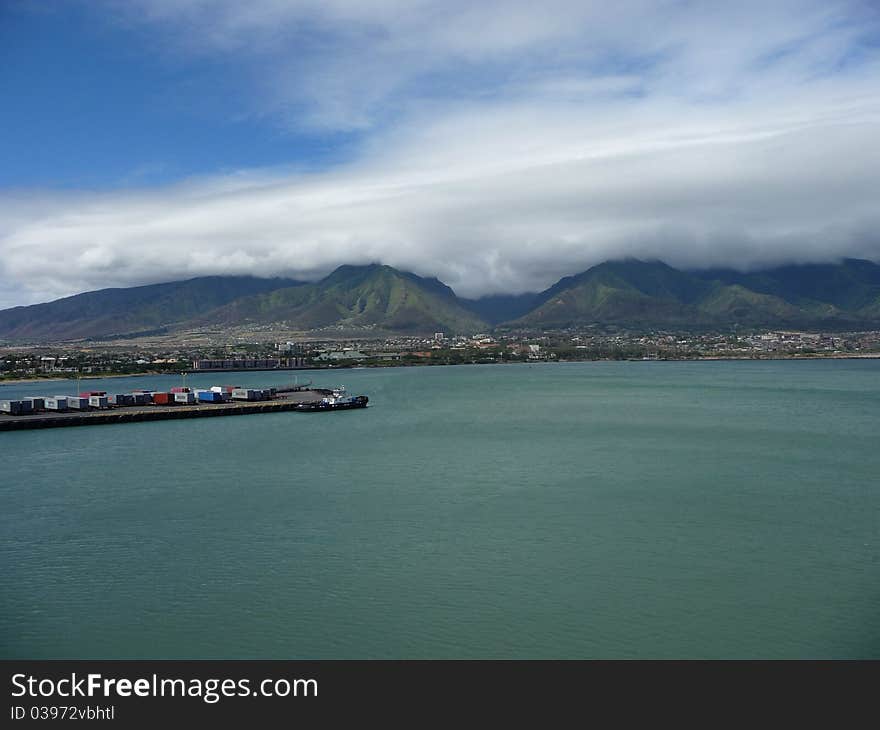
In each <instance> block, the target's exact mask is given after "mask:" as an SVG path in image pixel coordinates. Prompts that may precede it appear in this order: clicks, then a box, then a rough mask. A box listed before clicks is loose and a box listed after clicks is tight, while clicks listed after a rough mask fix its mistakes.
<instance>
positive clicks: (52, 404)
mask: <svg viewBox="0 0 880 730" xmlns="http://www.w3.org/2000/svg"><path fill="white" fill-rule="evenodd" d="M43 405H44V406H45V408H46V410H47V411H66V410H67V398H65V397H64V396H61V395H56V396H54V397H52V398H45V399H44V401H43Z"/></svg>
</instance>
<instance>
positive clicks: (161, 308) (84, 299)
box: [0, 276, 299, 342]
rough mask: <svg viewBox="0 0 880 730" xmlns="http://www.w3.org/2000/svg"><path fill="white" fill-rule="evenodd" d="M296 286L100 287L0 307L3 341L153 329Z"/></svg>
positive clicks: (233, 280)
mask: <svg viewBox="0 0 880 730" xmlns="http://www.w3.org/2000/svg"><path fill="white" fill-rule="evenodd" d="M298 284H299V282H297V281H295V280H293V279H260V278H257V277H253V276H205V277H199V278H195V279H188V280H186V281H173V282H169V283H165V284H150V285H147V286H136V287H131V288H117V289H101V290H99V291H93V292H86V293H84V294H76V295H75V296H71V297H65V298H63V299H57V300H55V301H54V302H48V303H46V304H34V305H31V306H25V307H13V308H12V309H4V310H2V311H0V339H7V340H20V341H21V340H24V341H35V342H40V341H52V340H72V339H82V338H89V337H107V336H114V335H122V334H131V333H139V332H147V331H155V330H160V329H164V328H168V327H173V326H175V325H177V324H179V323H181V322H184V321H187V320H190V319H192V318H193V317H196V316H198V315H200V314H203V313H205V312H208V311H210V310H212V309H215V308H217V307H220V306H222V305H224V304H227V303H228V302H231V301H234V300H235V299H239V298H241V297H244V296H248V295H251V294H257V293H260V292H266V291H271V290H273V289H278V288H281V287H294V286H297V285H298Z"/></svg>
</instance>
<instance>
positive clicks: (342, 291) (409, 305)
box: [199, 264, 486, 333]
mask: <svg viewBox="0 0 880 730" xmlns="http://www.w3.org/2000/svg"><path fill="white" fill-rule="evenodd" d="M199 321H201V322H221V323H229V324H232V323H236V324H241V323H247V322H250V323H269V322H284V323H286V324H287V325H288V326H290V327H291V328H293V329H300V330H312V329H321V328H325V327H339V328H372V329H380V330H389V331H395V332H412V333H430V332H434V331H443V332H448V333H459V332H474V331H477V330H480V329H485V328H486V322H485V321H483V320H482V319H481V318H480V317H478V316H477V315H475V314H474V313H473V312H471V311H469V310H467V309H466V308H465V307H463V306H462V304H461V303H460V302H459V300H458V298H457V297H456V296H455V293H454V292H453V291H452V289H450V288H449V287H448V286H446V285H445V284H442V283H441V282H439V281H438V280H437V279H425V278H422V277H419V276H416V275H415V274H411V273H408V272H403V271H398V270H397V269H394V268H392V267H390V266H382V265H380V264H372V265H369V266H340V267H339V268H338V269H336V270H335V271H334V272H333V273H332V274H330V275H329V276H327V277H326V278H324V279H322V280H321V281H319V282H317V283H315V284H308V285H305V286H298V287H294V288H290V289H279V290H277V291H273V292H269V293H266V294H261V295H258V296H252V297H246V298H244V299H240V300H238V301H235V302H232V303H230V304H229V305H227V306H224V307H221V308H219V309H217V310H215V311H212V312H210V313H208V314H207V315H205V316H203V317H201V318H200V320H199Z"/></svg>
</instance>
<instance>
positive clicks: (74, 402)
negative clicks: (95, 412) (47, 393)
mask: <svg viewBox="0 0 880 730" xmlns="http://www.w3.org/2000/svg"><path fill="white" fill-rule="evenodd" d="M67 407H68V408H72V409H74V410H78V411H84V410H86V409H87V408H88V407H89V399H88V398H83V397H81V396H76V395H69V396H67Z"/></svg>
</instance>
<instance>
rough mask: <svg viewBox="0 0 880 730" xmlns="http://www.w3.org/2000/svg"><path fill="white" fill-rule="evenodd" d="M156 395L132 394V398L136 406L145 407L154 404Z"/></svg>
mask: <svg viewBox="0 0 880 730" xmlns="http://www.w3.org/2000/svg"><path fill="white" fill-rule="evenodd" d="M154 395H155V393H132V394H131V398H132V402H133V403H134V405H136V406H143V405H147V404H148V403H152V402H153V396H154Z"/></svg>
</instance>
